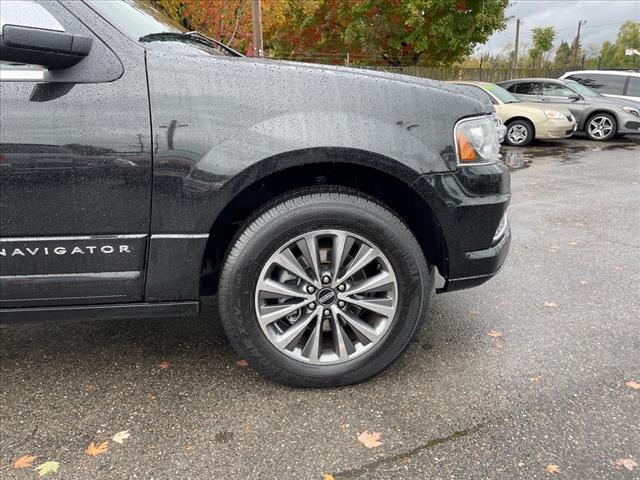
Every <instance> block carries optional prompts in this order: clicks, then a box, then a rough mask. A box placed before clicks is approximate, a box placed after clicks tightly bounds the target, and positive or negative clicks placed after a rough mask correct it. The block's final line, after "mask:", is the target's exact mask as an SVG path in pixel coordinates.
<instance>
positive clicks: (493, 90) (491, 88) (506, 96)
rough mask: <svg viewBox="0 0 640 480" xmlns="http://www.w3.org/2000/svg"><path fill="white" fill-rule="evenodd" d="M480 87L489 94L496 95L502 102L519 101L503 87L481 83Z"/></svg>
mask: <svg viewBox="0 0 640 480" xmlns="http://www.w3.org/2000/svg"><path fill="white" fill-rule="evenodd" d="M482 88H483V90H486V91H487V92H489V93H490V94H491V95H493V96H494V97H496V98H497V99H498V100H500V101H501V102H502V103H518V102H519V101H520V100H518V99H517V98H516V97H515V96H514V95H512V94H511V93H509V92H507V91H506V90H505V89H504V88H502V87H500V86H498V85H493V84H489V85H482Z"/></svg>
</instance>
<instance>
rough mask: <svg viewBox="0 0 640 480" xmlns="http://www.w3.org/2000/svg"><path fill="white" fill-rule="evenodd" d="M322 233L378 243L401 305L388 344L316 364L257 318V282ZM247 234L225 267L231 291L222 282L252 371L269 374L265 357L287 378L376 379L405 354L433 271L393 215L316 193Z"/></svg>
mask: <svg viewBox="0 0 640 480" xmlns="http://www.w3.org/2000/svg"><path fill="white" fill-rule="evenodd" d="M264 218H267V219H268V220H266V221H265V220H264ZM320 229H340V230H346V231H349V232H353V233H355V234H357V235H359V236H361V237H363V238H364V239H366V240H367V241H370V242H372V243H373V244H374V245H375V246H376V247H378V248H379V249H380V250H381V251H382V252H383V253H384V254H385V256H386V257H387V259H388V260H389V262H390V264H391V266H392V268H393V270H394V273H395V275H396V281H397V282H398V291H397V295H398V308H397V311H396V314H395V317H394V319H393V321H392V324H391V327H390V330H389V332H388V333H387V334H386V337H385V339H384V340H383V341H382V342H381V343H380V344H379V345H376V346H375V347H373V348H371V350H370V351H368V352H366V353H363V354H362V355H361V356H359V357H357V358H355V359H353V360H352V361H348V362H346V363H341V364H334V365H310V364H307V363H304V362H302V361H299V360H295V359H293V358H291V357H289V356H287V355H286V354H284V353H282V352H280V351H279V350H278V349H277V348H276V347H275V346H274V345H272V344H271V342H270V341H269V340H268V339H267V337H266V336H265V334H264V332H263V331H262V329H261V327H260V325H259V323H258V319H257V316H256V313H255V303H254V302H255V288H256V283H257V280H258V276H259V275H260V273H261V271H262V268H263V267H264V264H265V263H266V262H267V260H268V259H269V258H270V257H271V255H272V254H273V253H274V252H275V251H276V249H277V248H280V247H282V246H283V245H284V244H286V243H287V242H289V241H291V240H292V239H293V238H295V237H297V236H299V235H302V234H305V233H308V232H310V231H312V230H320ZM247 231H249V232H252V234H251V235H249V236H248V238H246V241H244V242H240V244H241V245H242V246H241V248H240V251H238V252H237V255H232V256H230V257H229V260H230V261H228V262H227V264H226V265H225V269H224V270H225V271H224V272H223V277H226V278H228V279H229V280H230V281H231V282H232V283H231V285H230V288H226V286H225V285H224V283H225V282H224V281H222V282H221V283H222V285H221V290H220V307H221V314H222V321H223V325H224V327H225V330H226V331H227V334H228V336H229V338H230V340H231V341H232V343H233V344H234V346H236V348H237V349H238V350H239V351H241V352H244V353H245V354H246V355H248V356H249V357H250V358H248V360H249V363H251V364H252V365H253V366H254V367H256V368H257V369H258V370H263V371H264V370H270V369H269V368H261V366H262V365H264V363H265V362H264V360H266V361H267V363H270V364H272V365H279V366H280V367H281V369H282V370H283V371H282V372H281V373H282V375H280V376H281V377H288V376H291V377H293V378H301V379H303V378H306V379H308V380H311V381H312V382H313V383H314V384H318V383H326V384H327V385H337V384H345V383H353V382H356V381H359V380H362V379H364V378H367V377H369V376H371V375H374V374H375V373H377V372H378V371H380V370H382V369H384V368H386V367H387V366H388V365H389V364H390V363H392V362H393V360H395V358H397V357H398V356H399V355H400V353H402V351H404V349H405V348H406V346H407V345H408V343H409V341H410V340H411V338H412V337H413V335H414V334H415V332H416V330H417V329H418V327H419V325H420V323H421V322H420V320H421V319H422V318H423V317H424V314H425V310H426V306H427V302H428V297H429V296H428V295H427V294H426V292H430V290H431V287H432V285H433V274H432V272H431V271H430V270H429V268H428V266H427V264H426V261H425V259H424V254H423V253H422V250H421V249H420V246H419V245H418V243H417V241H416V240H415V238H414V237H413V235H411V234H410V232H409V230H408V228H407V227H406V226H405V225H404V224H403V223H402V222H401V221H400V220H399V219H398V218H397V217H396V216H394V215H393V214H391V212H389V211H388V210H386V209H384V208H383V207H381V206H379V205H377V204H374V203H372V202H371V201H369V200H364V199H363V198H361V197H357V196H347V195H344V194H340V195H335V194H334V195H332V194H315V195H310V196H305V197H300V198H294V199H290V200H288V201H285V202H284V203H282V204H280V205H278V206H276V207H274V208H272V209H271V210H269V211H268V212H267V213H266V214H265V215H264V216H262V217H260V219H258V220H257V221H256V223H254V224H252V225H251V226H250V227H249V228H248V230H247ZM241 240H242V238H241ZM263 357H264V358H263ZM264 373H267V374H272V373H273V372H271V371H266V372H264Z"/></svg>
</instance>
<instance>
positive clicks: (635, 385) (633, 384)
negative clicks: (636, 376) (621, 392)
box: [625, 380, 640, 390]
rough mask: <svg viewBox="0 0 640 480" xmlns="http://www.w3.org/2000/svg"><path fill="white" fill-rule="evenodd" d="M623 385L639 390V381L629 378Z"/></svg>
mask: <svg viewBox="0 0 640 480" xmlns="http://www.w3.org/2000/svg"><path fill="white" fill-rule="evenodd" d="M625 385H626V386H627V387H629V388H633V389H634V390H640V383H638V382H636V381H635V380H629V381H628V382H625Z"/></svg>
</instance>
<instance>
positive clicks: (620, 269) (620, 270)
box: [613, 265, 624, 272]
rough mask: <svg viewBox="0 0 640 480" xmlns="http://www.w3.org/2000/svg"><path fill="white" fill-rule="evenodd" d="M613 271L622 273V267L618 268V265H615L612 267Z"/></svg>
mask: <svg viewBox="0 0 640 480" xmlns="http://www.w3.org/2000/svg"><path fill="white" fill-rule="evenodd" d="M613 269H614V270H615V271H616V272H624V267H622V266H620V265H617V266H615V267H613Z"/></svg>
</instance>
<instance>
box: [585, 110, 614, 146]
mask: <svg viewBox="0 0 640 480" xmlns="http://www.w3.org/2000/svg"><path fill="white" fill-rule="evenodd" d="M584 131H585V133H586V134H587V137H589V139H590V140H594V141H596V142H606V141H608V140H611V139H612V138H613V137H614V136H615V135H616V133H618V122H617V121H616V117H614V116H613V115H611V114H610V113H596V114H594V115H592V116H590V117H589V118H588V119H587V121H586V123H585V124H584Z"/></svg>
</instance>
